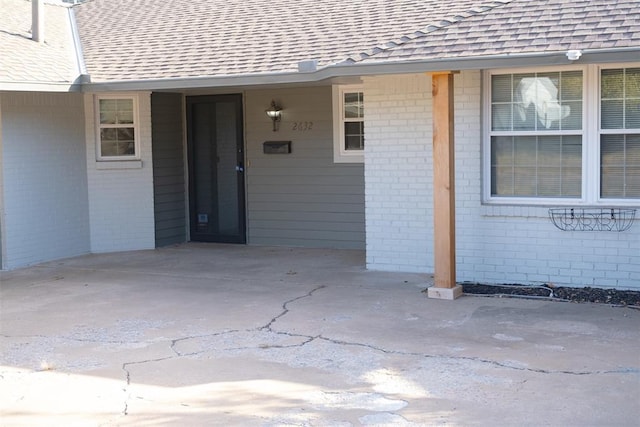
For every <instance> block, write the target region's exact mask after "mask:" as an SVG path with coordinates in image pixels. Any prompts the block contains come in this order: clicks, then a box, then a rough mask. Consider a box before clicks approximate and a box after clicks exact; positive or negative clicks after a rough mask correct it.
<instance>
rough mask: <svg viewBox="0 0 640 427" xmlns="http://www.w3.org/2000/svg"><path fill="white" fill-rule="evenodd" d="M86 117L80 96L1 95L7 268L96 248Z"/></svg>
mask: <svg viewBox="0 0 640 427" xmlns="http://www.w3.org/2000/svg"><path fill="white" fill-rule="evenodd" d="M82 115H83V98H82V95H80V94H71V93H57V94H56V93H32V92H30V93H27V92H24V93H22V92H11V93H9V92H5V93H2V96H1V97H0V120H2V125H1V126H0V129H1V131H2V135H0V151H2V153H1V155H0V163H1V164H0V175H2V177H1V178H0V183H2V191H0V224H1V225H2V264H3V267H4V268H6V269H14V268H18V267H23V266H27V265H31V264H36V263H40V262H43V261H50V260H54V259H59V258H65V257H70V256H75V255H80V254H84V253H87V252H89V220H88V200H87V177H86V163H85V160H84V157H85V148H84V145H85V143H84V124H83V122H82ZM78 118H80V119H78Z"/></svg>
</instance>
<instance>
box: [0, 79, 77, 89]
mask: <svg viewBox="0 0 640 427" xmlns="http://www.w3.org/2000/svg"><path fill="white" fill-rule="evenodd" d="M0 91H1V92H81V91H82V86H81V85H80V84H78V83H69V82H26V81H25V82H3V81H0Z"/></svg>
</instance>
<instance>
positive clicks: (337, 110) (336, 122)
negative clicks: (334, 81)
mask: <svg viewBox="0 0 640 427" xmlns="http://www.w3.org/2000/svg"><path fill="white" fill-rule="evenodd" d="M345 92H364V89H363V86H362V85H334V86H333V88H332V95H333V97H332V98H333V99H332V106H333V162H334V163H364V149H363V150H360V151H358V150H345V148H344V142H345V139H344V138H345V137H344V119H343V117H342V113H343V111H344V93H345ZM366 114H367V112H366V109H365V116H366ZM365 133H366V128H365ZM365 146H366V142H365Z"/></svg>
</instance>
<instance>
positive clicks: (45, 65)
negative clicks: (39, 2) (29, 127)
mask: <svg viewBox="0 0 640 427" xmlns="http://www.w3.org/2000/svg"><path fill="white" fill-rule="evenodd" d="M0 11H2V12H1V13H0V85H2V86H5V87H10V88H12V89H15V90H32V89H37V88H40V89H46V90H68V89H69V88H70V87H71V86H72V85H73V84H74V82H75V81H76V79H77V78H78V77H79V75H80V71H79V65H78V61H77V57H76V48H75V45H74V41H73V35H72V34H73V33H72V30H71V19H70V17H69V9H68V7H67V6H63V5H61V4H59V5H55V4H46V5H45V7H44V41H43V42H42V43H38V42H36V41H33V40H32V39H31V2H30V1H28V0H0Z"/></svg>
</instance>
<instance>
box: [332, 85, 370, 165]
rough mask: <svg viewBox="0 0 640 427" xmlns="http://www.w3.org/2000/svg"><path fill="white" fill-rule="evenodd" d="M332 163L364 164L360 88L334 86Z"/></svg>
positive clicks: (361, 93) (361, 94)
mask: <svg viewBox="0 0 640 427" xmlns="http://www.w3.org/2000/svg"><path fill="white" fill-rule="evenodd" d="M333 112H334V113H333V118H334V124H333V125H334V132H333V134H334V135H333V136H334V137H333V140H334V156H333V158H334V161H335V162H336V163H358V162H360V163H361V162H364V92H363V90H362V86H334V89H333Z"/></svg>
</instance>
